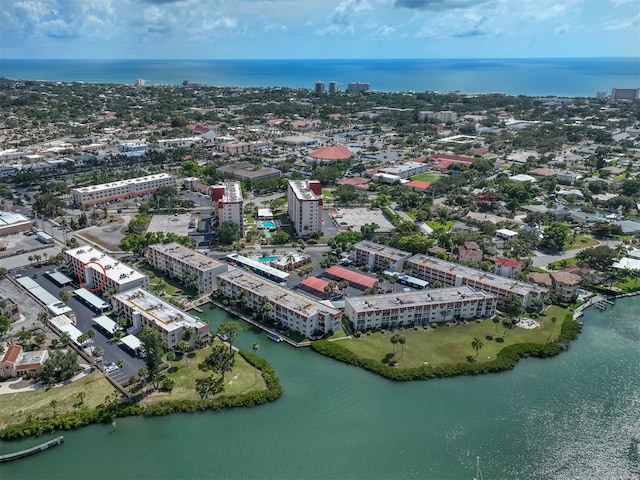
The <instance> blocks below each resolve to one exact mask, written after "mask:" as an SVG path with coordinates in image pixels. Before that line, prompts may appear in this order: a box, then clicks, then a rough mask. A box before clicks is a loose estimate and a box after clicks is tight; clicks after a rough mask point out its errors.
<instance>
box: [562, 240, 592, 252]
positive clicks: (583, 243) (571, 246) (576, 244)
mask: <svg viewBox="0 0 640 480" xmlns="http://www.w3.org/2000/svg"><path fill="white" fill-rule="evenodd" d="M598 244H600V242H599V241H598V240H596V239H595V238H591V237H576V238H575V239H574V240H573V242H571V243H565V245H564V249H565V250H575V249H576V248H585V247H594V246H596V245H598Z"/></svg>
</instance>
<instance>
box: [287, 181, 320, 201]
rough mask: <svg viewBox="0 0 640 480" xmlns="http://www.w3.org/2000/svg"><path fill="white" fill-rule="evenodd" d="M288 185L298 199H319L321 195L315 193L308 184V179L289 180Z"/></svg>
mask: <svg viewBox="0 0 640 480" xmlns="http://www.w3.org/2000/svg"><path fill="white" fill-rule="evenodd" d="M289 187H290V188H291V190H292V191H293V194H294V195H295V196H296V198H297V199H298V200H320V199H321V198H322V195H316V194H315V193H314V192H313V190H311V187H310V186H309V180H289Z"/></svg>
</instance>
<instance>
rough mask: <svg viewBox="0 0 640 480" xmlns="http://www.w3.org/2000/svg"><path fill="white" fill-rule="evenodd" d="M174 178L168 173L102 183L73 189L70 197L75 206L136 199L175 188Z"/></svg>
mask: <svg viewBox="0 0 640 480" xmlns="http://www.w3.org/2000/svg"><path fill="white" fill-rule="evenodd" d="M175 186H176V177H175V176H173V175H169V174H168V173H158V174H156V175H147V176H146V177H138V178H131V179H129V180H120V181H118V182H111V183H102V184H100V185H92V186H90V187H81V188H73V189H72V190H71V195H72V197H73V203H74V204H75V205H95V204H98V203H106V202H110V201H112V200H122V199H125V198H133V197H138V196H140V195H145V194H147V193H152V192H155V191H156V190H157V189H159V188H160V187H175Z"/></svg>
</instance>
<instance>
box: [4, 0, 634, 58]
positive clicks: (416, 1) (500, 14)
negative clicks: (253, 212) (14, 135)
mask: <svg viewBox="0 0 640 480" xmlns="http://www.w3.org/2000/svg"><path fill="white" fill-rule="evenodd" d="M0 25H1V28H0V57H4V58H89V59H103V58H107V59H109V58H111V59H124V58H149V59H152V58H162V59H172V58H176V59H229V58H250V59H253V58H526V57H611V56H633V57H640V0H1V1H0Z"/></svg>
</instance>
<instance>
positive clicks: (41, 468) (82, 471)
mask: <svg viewBox="0 0 640 480" xmlns="http://www.w3.org/2000/svg"><path fill="white" fill-rule="evenodd" d="M638 303H639V302H638V301H637V299H634V298H630V299H619V300H617V302H616V305H615V306H612V307H611V308H610V309H608V310H606V311H604V312H599V311H595V310H594V309H590V310H588V311H586V312H585V314H584V320H585V327H584V329H583V332H582V333H581V335H580V337H579V338H578V339H577V340H575V341H574V342H573V343H572V344H571V347H570V349H569V351H568V352H565V353H564V354H563V355H560V356H558V357H554V358H553V359H547V360H540V359H523V360H522V361H521V362H520V363H519V364H518V365H517V366H516V368H515V369H514V370H512V371H508V372H504V373H500V374H494V375H483V376H476V377H456V378H446V379H440V380H434V381H429V382H409V383H396V382H392V381H389V380H385V379H383V378H380V377H378V376H376V375H374V374H371V373H368V372H366V371H363V370H361V369H358V368H355V367H351V366H348V365H345V364H342V363H339V362H336V361H334V360H331V359H328V358H324V357H322V356H319V355H317V354H315V353H314V352H312V351H310V350H309V349H294V348H287V347H286V346H284V345H282V344H278V343H275V342H272V341H269V340H268V339H267V337H266V334H265V333H264V332H262V331H259V330H257V329H255V328H254V327H249V329H248V330H247V331H246V332H243V333H242V334H241V335H240V338H239V342H238V343H239V346H240V347H241V348H244V349H247V350H248V349H250V348H251V345H252V344H253V343H254V342H257V343H259V346H260V351H259V355H260V356H261V357H264V358H266V359H267V360H268V361H269V363H270V364H271V365H272V366H273V368H274V369H275V370H276V372H277V373H278V375H279V377H280V379H281V383H282V387H283V390H284V393H283V395H282V397H281V398H280V399H279V400H278V401H276V402H273V403H270V404H267V405H263V406H260V407H257V408H252V409H233V410H227V411H220V412H205V413H197V414H189V415H182V414H178V415H171V416H167V417H160V418H153V419H143V418H125V419H120V420H118V429H117V431H115V432H113V431H112V428H111V427H110V426H108V425H104V426H103V425H94V426H90V427H87V428H83V429H80V430H76V431H71V432H65V440H66V442H67V443H68V444H69V445H68V447H70V448H63V449H54V450H53V451H51V452H49V453H48V454H47V455H35V456H33V457H31V458H29V459H28V460H24V461H22V460H21V461H18V462H11V463H8V464H6V466H5V465H3V470H2V473H3V478H29V479H36V478H52V479H57V478H60V479H75V478H77V479H87V478H121V479H127V478H158V479H163V478H166V479H172V478H178V477H182V478H274V479H276V478H279V479H288V478H309V479H320V478H322V479H326V478H354V479H358V478H362V479H365V478H366V479H370V478H394V479H395V478H438V479H448V478H452V479H453V478H455V479H460V478H472V477H473V474H474V472H475V462H476V460H475V459H476V456H480V457H481V459H482V471H483V474H484V477H485V478H527V479H549V478H554V479H556V478H557V479H565V478H566V479H576V478H633V476H634V475H638V474H640V470H639V469H638V465H637V464H635V463H634V461H633V459H631V458H630V457H629V449H630V445H632V441H633V439H634V438H640V425H639V424H638V421H637V418H638V417H637V412H638V409H639V407H640V386H639V385H638V380H637V379H638V378H640V348H638V347H639V342H640V322H638V318H640V305H638ZM202 315H205V316H207V318H208V319H209V321H210V324H211V328H212V330H215V329H216V328H217V326H218V325H219V324H220V323H222V322H224V321H228V320H231V319H233V317H231V316H229V315H228V314H227V313H226V312H224V311H220V310H218V309H214V310H208V309H207V308H205V309H204V312H203V314H202ZM41 441H42V440H40V442H41ZM37 443H38V440H37V439H30V440H28V441H24V442H12V443H11V444H10V449H9V447H7V446H6V444H3V445H0V448H1V449H2V452H3V453H4V452H8V451H15V450H20V449H22V448H27V447H29V446H33V445H35V444H37ZM147 446H150V447H151V446H152V448H147ZM71 447H72V448H71ZM143 451H144V458H145V460H144V462H141V461H140V458H141V454H142V452H143ZM79 458H81V459H82V468H78V459H79ZM202 458H206V459H207V461H206V462H202V461H201V459H202Z"/></svg>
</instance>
